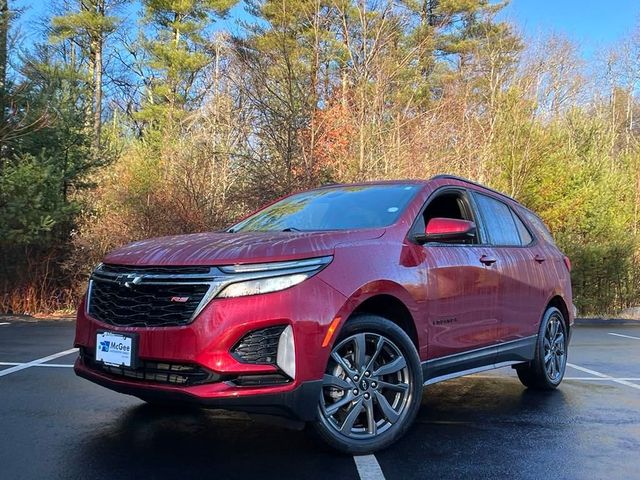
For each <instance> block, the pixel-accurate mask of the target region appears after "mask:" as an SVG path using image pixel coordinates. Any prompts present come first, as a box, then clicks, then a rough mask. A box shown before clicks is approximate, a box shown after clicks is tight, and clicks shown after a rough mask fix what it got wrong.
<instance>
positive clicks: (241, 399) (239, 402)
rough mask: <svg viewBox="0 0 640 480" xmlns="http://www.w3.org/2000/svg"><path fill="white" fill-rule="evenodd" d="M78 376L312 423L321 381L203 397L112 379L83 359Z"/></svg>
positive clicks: (175, 399)
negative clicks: (87, 364) (243, 393)
mask: <svg viewBox="0 0 640 480" xmlns="http://www.w3.org/2000/svg"><path fill="white" fill-rule="evenodd" d="M73 369H74V371H75V372H76V375H78V376H79V377H82V378H85V379H87V380H90V381H92V382H93V383H96V384H98V385H101V386H103V387H106V388H109V389H110V390H114V391H116V392H119V393H124V394H126V395H133V396H135V397H138V398H140V399H142V400H145V401H162V402H172V403H176V404H190V405H198V406H201V407H207V408H220V409H224V410H239V411H243V412H247V413H253V414H261V415H274V416H280V417H286V418H291V419H293V420H300V421H303V422H309V421H313V420H315V419H316V415H317V404H318V398H320V389H321V388H322V380H314V381H308V382H300V383H299V384H298V385H297V386H296V387H294V388H293V389H288V390H282V389H277V388H276V389H271V390H272V391H269V390H267V393H265V391H264V390H265V389H262V391H260V392H257V391H252V392H247V393H249V394H245V395H241V396H240V395H233V394H232V395H225V396H203V395H201V394H200V392H199V391H198V389H197V387H187V388H181V387H169V386H164V385H163V386H159V385H152V384H144V383H142V382H130V381H125V380H121V379H116V378H113V377H112V376H110V375H106V374H103V373H99V372H97V371H95V370H92V369H90V368H88V367H87V366H86V365H84V363H83V362H82V359H81V358H78V360H76V363H75V365H74V367H73Z"/></svg>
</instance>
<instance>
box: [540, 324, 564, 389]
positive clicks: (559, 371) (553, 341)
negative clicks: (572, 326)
mask: <svg viewBox="0 0 640 480" xmlns="http://www.w3.org/2000/svg"><path fill="white" fill-rule="evenodd" d="M561 322H562V318H560V317H559V316H558V315H553V316H552V317H551V318H550V319H549V322H548V323H547V328H546V329H545V333H544V368H545V371H546V373H547V377H548V378H549V380H551V381H552V382H557V381H559V380H560V378H562V375H563V373H564V369H565V364H566V352H565V335H564V329H563V327H562V324H561Z"/></svg>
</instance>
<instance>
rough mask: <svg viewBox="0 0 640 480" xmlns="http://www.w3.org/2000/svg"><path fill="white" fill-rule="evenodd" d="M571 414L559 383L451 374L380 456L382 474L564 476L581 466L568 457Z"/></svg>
mask: <svg viewBox="0 0 640 480" xmlns="http://www.w3.org/2000/svg"><path fill="white" fill-rule="evenodd" d="M575 414H576V413H575V408H574V405H573V400H572V396H571V395H569V394H567V393H566V392H565V391H563V390H562V389H558V390H554V391H551V392H537V391H534V390H530V389H526V388H524V387H523V386H522V385H521V384H520V382H519V381H518V379H517V378H513V377H506V376H495V377H491V376H485V377H483V378H474V377H467V378H461V379H457V380H451V381H448V382H443V383H440V384H436V385H432V386H429V387H427V388H426V389H425V391H424V394H423V398H422V405H421V408H420V411H419V413H418V418H417V420H416V425H415V426H414V428H412V429H411V430H410V432H409V433H408V434H407V435H406V436H405V437H404V438H403V439H401V440H400V441H399V442H398V443H397V444H396V445H394V446H392V447H390V448H389V449H387V450H385V451H384V452H380V453H379V454H378V455H377V457H378V459H379V462H380V465H381V466H382V468H383V470H384V472H385V476H386V477H387V478H402V473H403V472H406V471H412V472H414V475H415V478H506V477H512V478H542V477H544V475H546V473H547V470H546V469H550V470H549V471H553V469H554V468H555V473H556V474H558V475H559V476H558V477H557V478H563V474H565V473H568V472H574V473H575V472H579V471H580V469H581V467H580V465H577V464H572V462H573V461H574V460H572V459H567V458H566V457H567V456H570V455H571V453H570V452H571V444H572V442H573V441H575V437H576V431H575V421H574V419H575ZM556 445H558V446H560V449H558V448H555V446H556ZM398 455H402V458H403V459H404V465H403V466H402V467H400V466H399V465H398V462H397V458H398ZM537 465H543V467H544V472H545V474H544V475H543V474H542V473H541V470H540V469H539V468H536V466H537ZM532 467H534V468H532ZM576 468H577V469H576Z"/></svg>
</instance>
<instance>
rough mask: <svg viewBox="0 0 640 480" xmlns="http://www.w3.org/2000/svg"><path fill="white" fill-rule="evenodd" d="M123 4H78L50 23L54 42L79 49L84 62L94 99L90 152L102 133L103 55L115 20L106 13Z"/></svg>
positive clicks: (116, 0) (107, 0)
mask: <svg viewBox="0 0 640 480" xmlns="http://www.w3.org/2000/svg"><path fill="white" fill-rule="evenodd" d="M123 2H124V0H77V1H76V9H75V10H73V11H68V12H67V13H66V14H64V15H60V16H56V17H53V18H52V19H51V25H52V35H51V39H52V40H54V41H62V40H70V41H71V42H73V43H74V44H75V45H77V46H79V47H80V49H81V51H82V53H83V54H84V55H85V57H86V59H87V70H88V80H87V83H88V84H89V85H90V87H91V91H92V95H93V99H92V102H91V106H92V108H91V111H92V131H93V150H94V154H95V155H97V154H98V152H99V149H100V136H101V129H102V97H103V95H102V89H103V81H102V76H103V70H104V60H103V51H104V43H105V39H106V37H107V35H109V34H110V33H112V32H114V31H115V29H116V28H117V25H118V18H117V17H115V16H112V15H109V14H108V13H109V12H111V11H113V10H115V9H116V7H118V6H119V5H120V4H122V3H123Z"/></svg>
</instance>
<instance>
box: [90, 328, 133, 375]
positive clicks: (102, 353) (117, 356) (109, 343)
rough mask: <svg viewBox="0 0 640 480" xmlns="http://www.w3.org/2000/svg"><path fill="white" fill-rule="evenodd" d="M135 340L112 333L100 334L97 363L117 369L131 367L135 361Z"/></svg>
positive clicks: (97, 346)
mask: <svg viewBox="0 0 640 480" xmlns="http://www.w3.org/2000/svg"><path fill="white" fill-rule="evenodd" d="M134 350H135V338H134V337H132V336H129V335H122V334H120V333H112V332H98V334H97V337H96V361H97V362H103V363H105V364H106V365H112V366H116V367H121V366H125V367H131V366H133V364H134V359H135V352H134Z"/></svg>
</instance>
